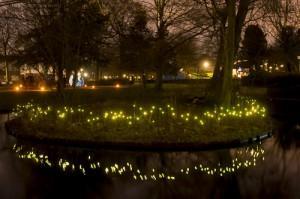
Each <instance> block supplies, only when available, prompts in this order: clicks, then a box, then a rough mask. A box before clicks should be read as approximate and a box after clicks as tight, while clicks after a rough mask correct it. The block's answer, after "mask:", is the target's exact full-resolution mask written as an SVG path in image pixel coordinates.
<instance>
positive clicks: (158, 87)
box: [155, 67, 163, 91]
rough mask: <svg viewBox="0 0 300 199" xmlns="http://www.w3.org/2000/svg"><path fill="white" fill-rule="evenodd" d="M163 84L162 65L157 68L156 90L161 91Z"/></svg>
mask: <svg viewBox="0 0 300 199" xmlns="http://www.w3.org/2000/svg"><path fill="white" fill-rule="evenodd" d="M162 84H163V72H162V68H161V67H157V68H156V85H155V87H156V90H158V91H161V90H162Z"/></svg>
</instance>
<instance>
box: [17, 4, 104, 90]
mask: <svg viewBox="0 0 300 199" xmlns="http://www.w3.org/2000/svg"><path fill="white" fill-rule="evenodd" d="M32 1H35V4H24V5H23V8H24V12H25V18H24V20H25V21H26V22H27V27H28V29H27V30H26V31H25V32H23V33H22V34H21V35H20V37H19V40H18V42H19V45H20V46H19V48H20V49H22V50H21V51H20V55H21V59H20V60H21V61H22V62H23V63H30V64H42V65H44V66H46V67H47V66H52V67H54V69H55V72H56V74H57V77H58V83H57V90H58V91H62V90H63V88H64V82H63V70H64V69H67V70H68V71H70V70H74V71H77V70H78V68H79V67H80V66H81V65H82V64H84V63H92V62H97V61H101V54H100V51H101V47H102V45H103V43H104V42H103V37H104V32H105V31H106V28H105V25H106V24H105V23H106V16H105V15H103V14H101V13H100V12H99V8H98V5H97V4H96V3H93V2H92V1H85V0H74V1H68V0H62V1H58V0H52V1H48V0H47V1H46V0H32ZM74 79H75V78H74Z"/></svg>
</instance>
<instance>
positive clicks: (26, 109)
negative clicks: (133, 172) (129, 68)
mask: <svg viewBox="0 0 300 199" xmlns="http://www.w3.org/2000/svg"><path fill="white" fill-rule="evenodd" d="M266 114H267V113H266V109H265V108H264V107H263V106H261V105H259V104H258V103H257V102H256V101H255V100H248V99H241V100H240V102H239V103H238V104H236V106H233V107H231V108H226V109H225V108H222V107H219V108H214V109H211V108H207V107H206V108H203V107H196V106H190V107H187V106H185V105H177V106H176V105H174V104H171V105H170V104H160V105H158V104H154V105H149V104H148V105H140V104H137V103H127V104H126V105H125V104H115V105H114V106H108V105H105V106H102V105H100V104H94V105H92V106H91V105H88V106H74V107H70V106H65V107H63V106H61V107H57V106H56V107H51V106H40V105H34V104H27V105H24V106H18V108H17V110H16V116H18V117H20V119H19V120H16V121H13V122H12V123H11V125H10V127H11V128H14V129H15V130H16V132H17V135H18V133H19V135H21V136H28V137H36V138H39V139H41V140H43V139H53V140H57V139H58V140H69V141H84V142H95V143H100V144H101V143H132V144H136V143H142V144H148V145H149V144H154V145H157V144H180V143H192V144H200V145H201V144H209V143H223V142H231V141H234V140H244V139H249V138H252V137H256V136H258V135H261V134H262V133H266V132H267V131H270V124H269V119H268V117H267V115H266Z"/></svg>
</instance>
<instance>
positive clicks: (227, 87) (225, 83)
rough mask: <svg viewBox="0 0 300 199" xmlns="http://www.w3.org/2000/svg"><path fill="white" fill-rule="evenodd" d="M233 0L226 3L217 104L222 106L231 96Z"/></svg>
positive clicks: (234, 38) (229, 100) (234, 16)
mask: <svg viewBox="0 0 300 199" xmlns="http://www.w3.org/2000/svg"><path fill="white" fill-rule="evenodd" d="M235 4H236V1H235V0H228V1H227V16H228V18H227V20H228V28H227V31H226V39H225V45H224V46H225V53H224V55H225V56H224V58H225V59H224V60H225V62H224V67H223V70H222V72H223V77H222V79H221V82H222V84H221V90H220V98H219V102H220V104H221V105H223V106H229V105H230V104H231V96H232V69H233V64H234V57H235V46H236V43H235V42H236V37H235V33H236V29H235V25H236V21H235V20H236V15H235Z"/></svg>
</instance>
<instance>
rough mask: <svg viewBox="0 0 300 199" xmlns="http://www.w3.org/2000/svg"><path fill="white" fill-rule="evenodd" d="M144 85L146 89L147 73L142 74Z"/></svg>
mask: <svg viewBox="0 0 300 199" xmlns="http://www.w3.org/2000/svg"><path fill="white" fill-rule="evenodd" d="M142 83H143V88H146V84H147V79H146V73H145V72H143V73H142Z"/></svg>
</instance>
